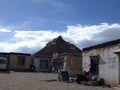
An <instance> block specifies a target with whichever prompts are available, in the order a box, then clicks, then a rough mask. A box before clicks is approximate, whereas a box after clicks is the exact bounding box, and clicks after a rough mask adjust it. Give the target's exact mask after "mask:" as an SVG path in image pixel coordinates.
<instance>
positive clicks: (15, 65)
mask: <svg viewBox="0 0 120 90" xmlns="http://www.w3.org/2000/svg"><path fill="white" fill-rule="evenodd" d="M9 55H10V56H9V69H10V70H19V71H27V70H29V69H30V65H31V55H30V54H27V53H10V54H9Z"/></svg>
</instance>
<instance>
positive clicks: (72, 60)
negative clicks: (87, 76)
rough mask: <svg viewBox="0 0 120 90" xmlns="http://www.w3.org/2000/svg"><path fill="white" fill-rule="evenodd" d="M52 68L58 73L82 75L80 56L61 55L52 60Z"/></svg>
mask: <svg viewBox="0 0 120 90" xmlns="http://www.w3.org/2000/svg"><path fill="white" fill-rule="evenodd" d="M52 62H53V68H54V69H56V68H57V69H58V72H60V71H68V73H69V74H71V75H72V74H79V73H82V56H81V54H75V53H74V54H73V53H63V54H59V55H58V56H56V57H53V58H52Z"/></svg>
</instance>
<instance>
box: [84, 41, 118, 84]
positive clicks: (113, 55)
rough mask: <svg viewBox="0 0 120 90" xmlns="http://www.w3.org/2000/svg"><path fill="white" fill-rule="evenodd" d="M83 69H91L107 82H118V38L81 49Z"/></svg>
mask: <svg viewBox="0 0 120 90" xmlns="http://www.w3.org/2000/svg"><path fill="white" fill-rule="evenodd" d="M82 57H83V71H89V70H90V71H91V72H92V73H93V74H94V75H95V76H98V77H99V78H104V79H105V81H106V82H107V83H108V84H111V85H119V84H120V40H114V41H110V42H106V43H102V44H99V45H95V46H91V47H87V48H84V49H83V54H82Z"/></svg>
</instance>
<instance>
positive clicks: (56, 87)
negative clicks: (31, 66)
mask: <svg viewBox="0 0 120 90" xmlns="http://www.w3.org/2000/svg"><path fill="white" fill-rule="evenodd" d="M57 76H58V75H57V74H54V73H36V72H35V73H32V72H14V71H11V72H10V73H5V72H1V73H0V90H115V89H113V88H105V87H93V86H84V85H79V84H77V83H76V82H72V83H67V82H59V81H57Z"/></svg>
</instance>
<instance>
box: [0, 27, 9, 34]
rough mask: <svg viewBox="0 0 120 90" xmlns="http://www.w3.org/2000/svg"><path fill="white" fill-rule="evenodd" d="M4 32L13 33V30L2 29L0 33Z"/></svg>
mask: <svg viewBox="0 0 120 90" xmlns="http://www.w3.org/2000/svg"><path fill="white" fill-rule="evenodd" d="M1 32H2V33H3V32H11V30H8V29H5V28H0V33H1Z"/></svg>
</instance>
